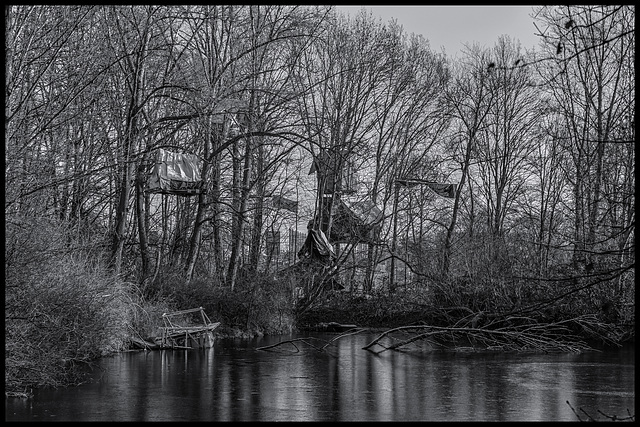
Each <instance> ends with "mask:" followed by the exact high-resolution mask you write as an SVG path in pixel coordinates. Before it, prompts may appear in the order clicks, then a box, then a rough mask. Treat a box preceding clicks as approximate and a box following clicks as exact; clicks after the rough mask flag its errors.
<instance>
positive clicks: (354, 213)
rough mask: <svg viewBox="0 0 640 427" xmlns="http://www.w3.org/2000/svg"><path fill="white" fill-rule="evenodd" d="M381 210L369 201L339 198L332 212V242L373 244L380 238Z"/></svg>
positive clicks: (330, 235)
mask: <svg viewBox="0 0 640 427" xmlns="http://www.w3.org/2000/svg"><path fill="white" fill-rule="evenodd" d="M382 218H383V213H382V210H381V209H380V208H379V207H378V206H376V204H375V203H374V202H373V201H371V200H369V199H364V200H352V199H348V198H341V199H339V200H338V205H337V206H336V209H335V210H334V217H333V222H332V226H331V232H330V233H329V238H330V240H331V241H332V242H354V241H357V242H375V241H377V240H378V238H379V236H380V224H381V222H382Z"/></svg>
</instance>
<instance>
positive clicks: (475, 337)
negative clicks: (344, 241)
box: [363, 322, 593, 353]
mask: <svg viewBox="0 0 640 427" xmlns="http://www.w3.org/2000/svg"><path fill="white" fill-rule="evenodd" d="M564 323H566V322H557V323H552V324H532V325H531V324H526V325H517V326H506V327H503V328H496V329H487V328H473V327H440V326H430V325H411V326H400V327H397V328H393V329H389V330H387V331H385V332H383V333H382V334H380V335H379V336H378V337H377V338H376V339H374V340H373V341H371V342H370V343H369V344H367V345H366V346H364V347H363V349H364V350H369V351H371V352H373V353H381V352H383V351H386V350H397V349H399V348H400V347H403V346H406V345H408V344H411V343H413V342H416V341H421V340H428V339H429V338H441V337H444V338H446V341H449V342H451V343H456V342H458V341H460V340H466V341H468V342H470V343H480V344H482V345H483V346H484V347H485V349H500V350H506V351H543V352H574V353H577V352H581V351H585V350H593V349H592V348H591V347H590V346H589V345H588V344H586V343H585V342H584V341H582V340H579V339H576V338H575V337H573V336H572V335H571V334H570V333H569V330H568V328H566V325H565V324H564ZM407 331H416V332H415V334H414V335H412V336H409V337H408V338H405V339H403V340H401V341H399V342H395V343H393V344H391V345H385V344H383V343H382V342H381V341H382V340H383V339H384V338H387V337H388V338H393V337H392V334H394V333H397V332H401V333H406V332H407ZM441 341H442V339H441ZM374 346H379V347H382V350H379V351H374V350H372V348H373V347H374Z"/></svg>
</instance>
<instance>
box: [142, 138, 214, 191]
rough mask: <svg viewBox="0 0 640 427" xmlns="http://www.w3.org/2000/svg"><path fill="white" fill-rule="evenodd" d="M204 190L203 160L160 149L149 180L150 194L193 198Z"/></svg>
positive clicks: (194, 156)
mask: <svg viewBox="0 0 640 427" xmlns="http://www.w3.org/2000/svg"><path fill="white" fill-rule="evenodd" d="M203 188H204V185H203V181H202V160H200V158H199V157H198V156H196V155H195V154H185V153H174V152H171V151H167V150H164V149H162V148H159V149H158V151H157V152H156V161H155V164H154V166H153V170H152V172H151V176H150V177H149V180H148V191H149V192H151V193H160V194H175V195H179V196H191V195H195V194H200V193H201V192H202V191H203Z"/></svg>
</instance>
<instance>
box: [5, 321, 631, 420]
mask: <svg viewBox="0 0 640 427" xmlns="http://www.w3.org/2000/svg"><path fill="white" fill-rule="evenodd" d="M302 336H306V335H292V336H277V337H276V336H273V337H263V338H256V339H250V340H239V339H238V340H219V341H217V342H216V344H215V345H214V347H213V348H211V349H199V350H157V351H139V352H127V353H121V354H118V355H115V356H113V357H106V358H103V359H101V360H100V361H99V369H97V370H95V371H94V373H93V378H94V380H93V381H92V382H90V383H87V384H84V385H81V386H77V387H70V388H63V389H54V390H36V391H35V394H34V396H33V397H32V398H29V399H22V398H5V420H6V421H578V415H579V416H580V417H581V418H582V419H583V420H586V419H588V416H587V415H585V413H584V412H582V411H585V412H586V413H587V414H588V415H589V416H591V417H592V418H594V419H595V420H598V421H604V420H606V418H605V417H604V416H603V415H602V414H600V412H599V411H601V412H602V413H604V414H607V415H611V416H613V415H616V416H618V417H624V416H628V414H629V412H630V413H631V414H632V415H634V416H635V348H634V346H633V345H628V346H625V347H623V348H621V349H610V350H606V351H603V352H584V353H579V354H574V353H570V354H567V353H562V354H543V353H515V352H513V353H511V352H510V353H497V352H477V351H458V352H453V351H444V350H440V349H434V348H432V347H429V346H427V345H420V346H414V347H412V348H409V349H407V350H406V351H401V352H400V351H385V352H382V353H380V354H373V353H372V352H369V351H367V350H363V349H362V347H363V346H364V345H366V344H367V343H368V342H370V341H371V340H372V339H373V338H374V337H375V336H376V335H375V334H371V333H367V334H358V335H352V336H348V337H342V338H340V339H339V340H337V341H335V342H334V343H333V344H332V345H329V346H328V347H326V348H325V349H324V351H320V350H318V349H316V348H314V347H312V346H311V345H309V344H305V343H302V342H296V343H295V344H296V345H295V346H294V345H292V344H286V345H281V346H277V347H275V348H273V349H270V350H257V347H260V346H267V345H270V344H273V343H277V342H280V341H282V340H290V339H292V338H300V337H302ZM312 336H313V338H309V342H310V343H312V344H315V345H316V346H320V347H321V346H322V345H324V343H325V342H326V341H327V340H330V339H331V338H334V337H336V334H326V333H314V334H312ZM323 340H325V341H323ZM572 408H573V409H572ZM574 410H575V411H576V412H577V413H578V415H576V413H574Z"/></svg>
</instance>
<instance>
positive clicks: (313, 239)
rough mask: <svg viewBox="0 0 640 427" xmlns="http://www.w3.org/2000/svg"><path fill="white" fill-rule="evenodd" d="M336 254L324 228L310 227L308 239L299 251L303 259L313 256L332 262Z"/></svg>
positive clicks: (315, 258)
mask: <svg viewBox="0 0 640 427" xmlns="http://www.w3.org/2000/svg"><path fill="white" fill-rule="evenodd" d="M335 256H336V255H335V253H334V252H333V247H332V246H331V244H330V243H329V241H328V240H327V237H326V236H325V235H324V233H323V232H322V230H313V229H309V234H308V235H307V239H306V240H305V241H304V245H302V248H300V250H299V251H298V257H299V258H301V259H307V258H311V259H313V260H319V261H324V262H331V261H332V260H333V259H334V258H335Z"/></svg>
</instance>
